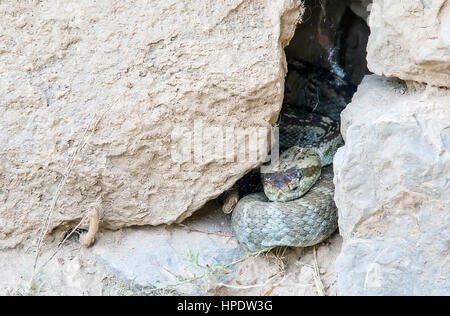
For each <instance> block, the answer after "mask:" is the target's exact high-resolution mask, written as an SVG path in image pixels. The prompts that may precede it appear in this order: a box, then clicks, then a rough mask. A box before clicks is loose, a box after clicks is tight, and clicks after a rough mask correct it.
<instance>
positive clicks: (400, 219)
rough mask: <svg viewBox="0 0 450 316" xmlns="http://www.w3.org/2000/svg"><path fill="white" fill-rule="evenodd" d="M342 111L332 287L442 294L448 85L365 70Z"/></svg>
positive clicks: (448, 228) (448, 234)
mask: <svg viewBox="0 0 450 316" xmlns="http://www.w3.org/2000/svg"><path fill="white" fill-rule="evenodd" d="M341 117H342V128H341V132H342V135H343V137H344V139H345V146H344V147H342V148H341V149H339V151H338V152H337V154H336V156H335V159H334V171H335V178H334V181H335V185H336V191H335V200H336V205H337V207H338V209H339V231H340V234H341V235H342V237H343V239H344V243H343V247H342V250H341V254H340V255H339V257H338V259H337V263H336V273H337V292H338V294H340V295H446V294H448V293H449V292H450V285H449V282H448V276H449V271H450V262H449V247H448V246H449V244H448V243H449V239H450V216H449V209H450V121H449V117H450V92H449V90H448V89H438V88H433V87H428V88H425V87H419V88H418V89H413V88H412V87H410V89H408V88H407V87H406V86H404V85H403V84H401V83H399V81H394V80H391V79H386V78H383V77H378V76H376V75H371V76H366V77H365V79H364V80H363V82H362V84H361V85H360V86H359V87H358V92H357V93H356V94H355V96H354V98H353V101H352V103H350V104H349V105H348V106H347V108H346V109H345V110H344V111H343V112H342V115H341Z"/></svg>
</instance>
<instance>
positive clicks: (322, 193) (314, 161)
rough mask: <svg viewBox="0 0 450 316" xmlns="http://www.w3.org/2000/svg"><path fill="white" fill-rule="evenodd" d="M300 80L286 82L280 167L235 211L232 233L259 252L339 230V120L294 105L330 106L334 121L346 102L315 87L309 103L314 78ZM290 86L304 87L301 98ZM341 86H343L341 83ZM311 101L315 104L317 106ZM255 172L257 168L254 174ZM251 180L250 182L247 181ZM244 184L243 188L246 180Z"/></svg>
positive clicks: (303, 244) (302, 243)
mask: <svg viewBox="0 0 450 316" xmlns="http://www.w3.org/2000/svg"><path fill="white" fill-rule="evenodd" d="M300 65H302V64H300ZM304 76H305V73H303V74H301V76H297V77H298V78H300V79H302V78H304ZM298 78H295V77H294V80H291V81H290V82H289V80H288V81H287V84H286V86H287V87H286V88H287V96H286V98H285V102H290V103H289V104H284V105H283V113H282V114H281V116H280V122H279V126H280V150H281V152H282V154H281V155H280V162H279V165H277V166H276V167H275V168H270V169H269V172H266V173H264V174H261V176H260V177H261V180H262V183H263V191H264V192H259V193H251V194H248V195H245V194H244V195H245V196H244V197H243V198H241V199H240V200H239V201H238V202H237V204H236V206H235V207H234V211H233V214H232V219H231V226H232V230H233V233H234V235H235V237H236V238H237V240H238V241H239V243H240V244H241V245H242V246H243V247H244V248H246V249H247V250H249V251H261V250H265V249H270V248H272V247H275V246H293V247H307V246H312V245H315V244H317V243H319V242H322V241H323V240H325V239H326V238H328V237H329V236H330V235H331V234H332V233H333V232H334V231H335V230H336V228H337V209H336V205H335V203H334V200H333V196H334V185H333V171H332V167H331V166H329V165H330V164H331V163H332V160H333V156H334V154H335V153H336V151H337V149H338V148H339V147H340V146H341V145H342V144H343V140H342V137H341V135H340V132H339V123H338V122H336V121H335V120H332V119H330V118H328V117H326V116H324V115H318V114H315V113H308V112H304V111H302V110H299V107H298V105H297V104H296V105H295V106H292V103H294V102H293V101H296V102H300V103H301V102H304V103H306V104H302V105H304V108H308V106H309V107H310V110H313V111H314V110H315V108H317V107H319V109H326V108H327V107H328V108H331V109H332V116H334V118H335V119H336V118H338V116H339V112H336V111H339V110H340V109H339V107H342V104H344V106H345V102H346V101H347V100H344V99H345V98H343V97H341V98H339V97H335V99H334V104H333V96H331V97H330V98H328V99H326V102H324V98H323V99H322V100H319V95H318V94H317V89H318V88H317V87H316V90H315V91H316V95H315V96H316V97H317V98H316V99H314V98H313V101H309V102H308V100H306V101H305V99H306V98H305V96H307V95H309V93H305V91H307V89H309V88H310V87H309V86H308V84H309V83H310V81H309V82H307V83H303V82H301V83H299V82H298ZM295 80H297V82H295ZM293 81H294V82H293ZM331 83H336V82H335V81H334V82H331ZM289 84H291V85H294V86H295V85H297V87H298V85H299V84H300V87H303V89H300V92H303V97H302V95H298V93H297V95H295V94H294V93H293V91H292V92H290V89H291V88H292V86H291V87H290V86H289ZM324 85H325V86H327V87H326V89H322V90H325V91H331V92H333V91H336V90H340V89H339V87H335V86H332V87H331V88H329V86H330V85H332V84H330V81H323V82H322V86H324ZM337 85H338V86H339V85H341V86H342V84H341V83H338V84H337ZM320 101H322V102H320ZM311 102H316V104H315V107H314V108H313V107H312V106H311ZM338 102H340V103H339V104H338ZM313 106H314V105H313ZM336 113H337V114H336ZM257 174H258V173H257V172H253V174H252V176H253V178H255V175H257ZM256 177H258V176H256ZM250 178H251V177H250ZM248 179H249V178H248ZM248 183H249V182H248V181H247V183H245V184H248ZM240 186H241V187H243V185H242V183H241V184H240ZM244 186H245V187H248V186H250V187H251V191H258V189H261V187H258V186H259V185H258V184H254V183H253V184H250V185H244ZM238 187H239V184H238ZM259 191H262V190H259ZM247 193H248V192H247ZM241 195H242V194H241ZM228 207H229V206H228Z"/></svg>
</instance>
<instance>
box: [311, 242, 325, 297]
mask: <svg viewBox="0 0 450 316" xmlns="http://www.w3.org/2000/svg"><path fill="white" fill-rule="evenodd" d="M313 255H314V264H313V268H314V272H313V276H314V283H315V285H316V290H317V295H319V296H325V290H324V286H323V283H322V280H321V279H320V270H319V264H318V263H317V253H316V247H315V246H314V247H313Z"/></svg>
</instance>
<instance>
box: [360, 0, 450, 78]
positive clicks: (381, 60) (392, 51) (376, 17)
mask: <svg viewBox="0 0 450 316" xmlns="http://www.w3.org/2000/svg"><path fill="white" fill-rule="evenodd" d="M369 26H370V30H371V35H370V38H369V43H368V47H367V51H368V55H367V61H368V67H369V70H370V71H372V72H373V73H376V74H378V75H383V76H387V77H397V78H400V79H403V80H414V81H418V82H424V83H428V84H431V85H435V86H442V87H450V1H448V0H435V1H417V0H402V1H391V0H374V1H373V4H372V9H371V13H370V17H369Z"/></svg>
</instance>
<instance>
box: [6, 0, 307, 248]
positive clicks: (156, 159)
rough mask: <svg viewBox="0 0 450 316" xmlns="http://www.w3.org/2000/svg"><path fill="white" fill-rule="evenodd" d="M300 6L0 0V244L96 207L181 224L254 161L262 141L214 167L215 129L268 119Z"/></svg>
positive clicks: (266, 0) (241, 1) (115, 217)
mask: <svg viewBox="0 0 450 316" xmlns="http://www.w3.org/2000/svg"><path fill="white" fill-rule="evenodd" d="M300 5H301V2H300V1H299V0H259V1H245V0H226V1H217V2H216V1H206V2H205V1H191V0H189V1H187V0H185V1H179V0H177V1H167V0H155V1H151V4H150V3H147V2H127V1H100V2H95V3H90V2H79V1H65V2H64V3H62V2H57V1H51V0H46V1H39V2H31V3H28V2H27V3H16V2H14V3H10V2H7V1H3V2H1V4H0V16H1V17H2V19H1V21H0V34H2V35H1V36H0V87H1V88H0V248H4V247H14V246H16V245H17V244H21V243H23V242H24V241H25V240H26V239H27V238H33V239H34V238H35V237H36V235H37V234H36V230H37V229H38V228H39V227H42V225H43V221H44V219H45V218H46V216H47V214H49V211H50V210H52V212H51V215H52V216H51V219H50V226H49V228H50V230H51V229H53V228H55V227H57V226H59V225H61V224H64V223H73V222H75V221H76V220H79V219H80V218H81V217H83V216H84V214H85V212H86V211H87V210H88V209H89V208H90V207H91V206H92V204H95V203H100V204H101V209H102V210H103V212H102V214H101V217H102V222H101V225H102V227H109V228H120V227H123V226H130V225H143V224H152V225H157V224H161V223H172V222H174V221H180V220H182V219H184V218H186V217H188V216H190V215H191V214H192V213H193V212H194V211H195V210H197V209H198V208H200V207H201V206H202V205H203V204H204V203H205V202H206V201H208V200H210V199H212V198H214V197H216V196H218V195H219V194H220V193H221V192H223V191H224V190H225V189H227V188H229V187H230V186H231V185H232V184H233V183H234V182H235V181H236V180H237V179H239V178H240V177H241V176H242V175H243V174H245V173H246V172H247V171H248V170H250V169H252V168H253V167H255V166H257V165H258V164H260V162H261V161H262V160H263V159H264V156H265V154H266V153H267V150H268V146H267V141H261V142H260V143H258V146H257V148H258V150H259V154H260V155H258V156H257V158H256V159H253V160H252V159H249V160H246V161H239V162H237V161H236V155H237V154H234V153H231V158H230V156H229V155H230V151H227V153H228V156H227V158H228V159H226V160H225V161H224V160H220V159H215V158H216V156H215V155H216V154H217V147H219V145H218V143H219V140H220V139H221V138H223V137H224V136H223V135H221V134H220V131H223V130H225V129H226V128H231V132H230V133H231V139H232V140H233V141H234V142H233V143H232V145H231V146H232V148H233V147H234V148H242V146H243V144H245V140H246V135H245V131H246V129H247V128H249V127H253V128H269V127H270V126H271V124H273V123H274V122H275V120H276V118H277V115H278V112H279V110H280V107H281V103H282V98H283V89H284V76H285V72H286V67H285V57H284V52H283V48H284V46H286V45H287V44H288V43H289V40H290V39H291V37H292V36H293V33H294V30H295V25H296V23H297V22H298V20H299V17H300V14H301V9H300ZM196 124H197V125H196ZM194 127H195V128H197V130H195V128H194ZM202 127H205V128H202ZM208 128H209V129H208ZM240 130H244V133H237V132H236V131H240ZM196 132H197V133H199V134H195V133H196ZM215 133H217V134H215ZM194 134H195V135H194ZM193 135H194V136H196V138H195V137H194V136H193ZM215 135H216V136H215ZM186 136H187V138H186ZM192 137H194V138H195V139H192ZM186 139H187V140H186ZM192 142H195V144H196V148H198V147H199V146H200V147H201V148H202V149H203V150H201V151H200V152H199V153H197V152H195V149H193V148H191V147H190V146H191V145H192ZM227 148H228V147H227ZM180 151H181V152H182V153H184V154H187V157H188V158H189V159H184V158H186V156H185V155H181V154H179V152H180ZM192 151H194V154H195V155H194V156H195V157H194V158H192V157H191V156H189V154H191V152H192ZM174 155H175V158H174ZM180 157H181V158H183V159H179V158H180ZM190 158H192V159H190ZM61 184H62V185H61ZM54 197H58V199H57V201H56V204H55V207H53V206H52V205H53V202H52V201H54Z"/></svg>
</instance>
